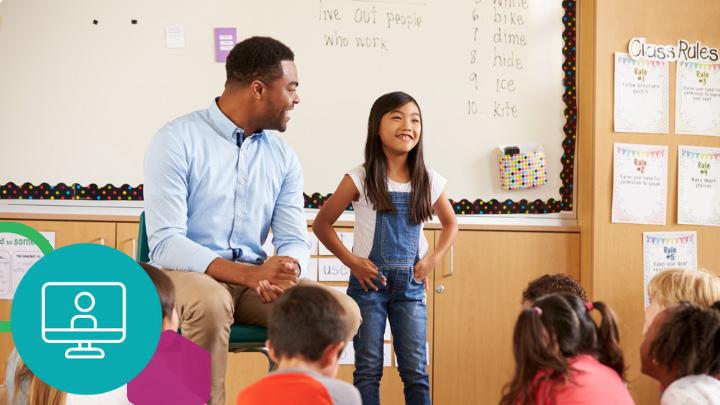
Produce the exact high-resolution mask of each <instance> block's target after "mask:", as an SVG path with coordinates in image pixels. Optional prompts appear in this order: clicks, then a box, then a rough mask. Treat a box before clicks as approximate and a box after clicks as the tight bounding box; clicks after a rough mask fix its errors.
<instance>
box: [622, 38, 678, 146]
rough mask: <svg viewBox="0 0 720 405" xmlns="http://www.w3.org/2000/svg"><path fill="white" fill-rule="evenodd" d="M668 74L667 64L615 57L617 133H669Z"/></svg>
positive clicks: (625, 56) (626, 56) (627, 56)
mask: <svg viewBox="0 0 720 405" xmlns="http://www.w3.org/2000/svg"><path fill="white" fill-rule="evenodd" d="M668 72H669V69H668V63H667V62H665V61H644V60H634V59H632V58H631V57H630V55H628V54H626V53H621V52H616V53H615V102H614V107H615V110H614V121H615V132H645V133H660V134H667V133H668V132H669V122H670V121H669V116H670V113H669V110H670V109H669V107H668V104H669V101H668V99H669V96H668V94H669V92H668V82H669V79H668V77H669V73H668Z"/></svg>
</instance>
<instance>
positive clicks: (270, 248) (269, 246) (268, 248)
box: [262, 233, 275, 257]
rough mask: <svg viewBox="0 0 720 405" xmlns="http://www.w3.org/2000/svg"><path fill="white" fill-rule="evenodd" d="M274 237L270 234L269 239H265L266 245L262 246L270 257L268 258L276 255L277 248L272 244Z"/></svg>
mask: <svg viewBox="0 0 720 405" xmlns="http://www.w3.org/2000/svg"><path fill="white" fill-rule="evenodd" d="M272 240H273V235H272V234H271V233H269V234H268V236H267V239H265V243H263V245H262V249H263V250H264V251H265V253H266V254H267V255H268V257H270V256H273V255H274V254H275V246H273V244H272Z"/></svg>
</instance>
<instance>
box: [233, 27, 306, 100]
mask: <svg viewBox="0 0 720 405" xmlns="http://www.w3.org/2000/svg"><path fill="white" fill-rule="evenodd" d="M284 60H288V61H292V60H295V54H294V53H293V51H291V50H290V48H288V47H287V46H286V45H285V44H283V43H282V42H280V41H278V40H276V39H273V38H270V37H251V38H248V39H246V40H244V41H242V42H239V43H238V44H237V45H235V47H234V48H233V49H232V50H231V51H230V54H228V57H227V60H226V61H225V71H226V72H227V83H228V84H230V85H234V86H237V87H240V88H244V87H247V86H249V85H250V83H252V82H253V80H260V81H261V82H263V83H265V84H270V83H272V82H273V81H275V80H277V79H279V78H281V77H282V76H283V68H282V64H281V63H280V62H282V61H284Z"/></svg>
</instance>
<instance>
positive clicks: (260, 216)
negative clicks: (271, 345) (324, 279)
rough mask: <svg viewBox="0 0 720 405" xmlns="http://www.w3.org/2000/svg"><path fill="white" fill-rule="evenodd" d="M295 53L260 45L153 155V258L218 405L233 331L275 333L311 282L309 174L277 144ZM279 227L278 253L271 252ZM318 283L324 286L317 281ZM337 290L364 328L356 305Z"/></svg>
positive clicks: (154, 144)
mask: <svg viewBox="0 0 720 405" xmlns="http://www.w3.org/2000/svg"><path fill="white" fill-rule="evenodd" d="M293 60H294V54H293V52H292V51H291V50H290V49H289V48H288V47H287V46H285V45H284V44H282V43H281V42H279V41H277V40H275V39H272V38H265V37H252V38H249V39H246V40H244V41H242V42H240V43H238V44H237V45H236V46H235V47H234V48H233V50H232V51H231V52H230V54H229V55H228V58H227V62H226V64H225V69H226V71H227V81H226V82H225V91H224V92H223V93H222V95H221V96H220V97H219V98H216V99H215V100H213V101H212V102H211V103H210V107H208V108H207V109H206V110H200V111H196V112H193V113H190V114H188V115H185V116H182V117H180V118H178V119H176V120H174V121H172V122H170V123H168V124H166V125H165V126H164V127H163V128H162V129H160V131H158V133H157V134H156V135H155V137H154V138H153V139H152V141H151V143H150V146H149V147H148V150H147V153H146V155H145V166H144V167H145V215H146V223H147V230H148V236H149V241H150V259H151V260H152V262H153V263H155V264H157V265H158V266H162V267H163V268H164V269H166V273H167V274H168V275H169V276H170V278H171V279H172V281H173V282H174V284H175V288H176V290H177V300H176V306H177V310H178V313H179V315H180V328H181V329H182V333H183V335H184V336H185V337H187V338H188V339H190V340H192V341H193V342H195V343H196V344H198V345H200V346H202V347H204V348H205V349H207V351H208V352H210V356H211V358H212V396H211V400H210V404H214V405H216V404H217V405H224V404H225V372H226V368H227V367H226V366H227V350H228V338H229V335H230V325H232V324H233V323H235V324H243V325H262V326H266V325H267V319H268V315H269V313H270V309H271V308H272V302H273V301H274V300H275V299H277V298H278V297H279V296H280V295H281V294H282V293H283V292H284V291H286V290H287V289H289V288H292V287H293V286H295V285H296V284H297V283H298V282H299V283H314V282H312V281H310V280H306V279H303V278H302V277H303V276H304V275H306V274H307V265H308V260H309V256H310V244H309V243H308V236H307V223H306V219H305V213H304V212H303V203H304V199H303V176H302V169H301V168H300V163H299V161H298V158H297V156H296V155H295V152H294V151H293V150H292V149H291V148H290V147H289V146H288V145H287V144H285V142H283V141H282V140H281V139H280V138H279V137H278V136H277V135H275V134H274V133H272V132H270V131H268V130H277V131H279V132H284V131H285V129H286V128H287V123H288V121H289V120H290V115H291V113H292V111H293V108H294V107H295V105H296V104H297V103H299V102H300V98H299V97H298V94H297V87H298V84H299V83H298V78H297V70H296V68H295V63H294V62H293ZM270 228H272V234H273V239H272V242H273V244H274V245H275V249H276V253H277V254H276V255H275V256H273V257H272V258H270V259H269V260H266V259H267V255H266V254H265V252H264V251H263V249H262V245H263V243H264V242H265V239H266V238H267V236H268V231H269V230H270ZM314 284H316V285H319V284H318V283H314ZM324 288H327V289H328V290H330V291H331V292H333V294H334V296H335V297H336V298H337V299H338V301H340V303H341V304H342V306H343V308H344V309H345V311H346V313H347V315H348V326H349V330H348V339H350V338H352V336H353V335H354V334H355V332H356V331H357V328H358V326H359V325H360V312H359V309H358V307H357V304H355V302H354V301H353V300H352V299H350V298H349V297H347V296H345V295H343V294H341V293H339V292H337V291H336V290H333V289H331V288H329V287H324Z"/></svg>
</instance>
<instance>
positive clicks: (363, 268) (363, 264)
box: [349, 257, 387, 291]
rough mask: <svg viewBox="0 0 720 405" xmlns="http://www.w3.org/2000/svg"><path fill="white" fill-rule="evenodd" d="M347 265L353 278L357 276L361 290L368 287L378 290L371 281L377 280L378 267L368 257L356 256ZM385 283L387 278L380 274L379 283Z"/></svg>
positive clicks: (366, 289)
mask: <svg viewBox="0 0 720 405" xmlns="http://www.w3.org/2000/svg"><path fill="white" fill-rule="evenodd" d="M349 267H350V271H352V273H353V275H355V278H357V279H358V281H359V282H360V286H362V288H363V290H365V291H368V287H370V288H372V289H373V290H375V291H377V290H378V288H377V287H376V286H375V284H373V281H377V278H378V268H377V266H376V265H375V263H373V262H372V261H370V260H369V259H363V258H360V257H356V258H355V260H353V262H352V263H350V266H349ZM386 283H387V279H386V278H385V276H382V279H381V280H380V284H382V285H386Z"/></svg>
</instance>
